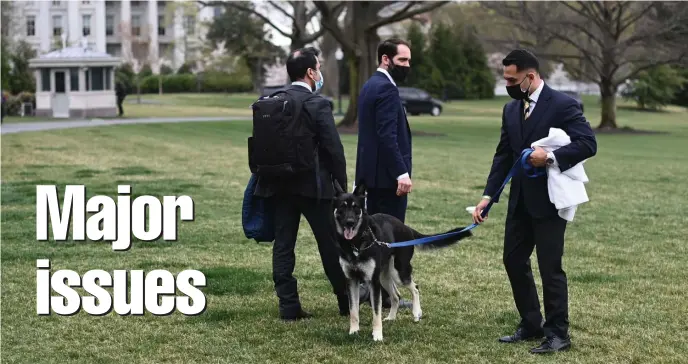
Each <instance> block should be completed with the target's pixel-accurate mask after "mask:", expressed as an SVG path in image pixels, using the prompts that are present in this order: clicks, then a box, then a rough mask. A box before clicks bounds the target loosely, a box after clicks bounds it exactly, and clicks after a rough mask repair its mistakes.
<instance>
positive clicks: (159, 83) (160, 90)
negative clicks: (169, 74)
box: [158, 72, 162, 96]
mask: <svg viewBox="0 0 688 364" xmlns="http://www.w3.org/2000/svg"><path fill="white" fill-rule="evenodd" d="M158 94H159V95H161V96H162V73H160V72H158Z"/></svg>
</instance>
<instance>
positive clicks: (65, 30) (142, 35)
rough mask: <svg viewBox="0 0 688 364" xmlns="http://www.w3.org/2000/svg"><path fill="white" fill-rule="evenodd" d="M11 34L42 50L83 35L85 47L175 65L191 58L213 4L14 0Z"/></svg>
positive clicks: (77, 41) (72, 42) (212, 12)
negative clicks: (86, 45) (63, 36)
mask: <svg viewBox="0 0 688 364" xmlns="http://www.w3.org/2000/svg"><path fill="white" fill-rule="evenodd" d="M12 3H13V12H14V13H15V15H14V16H13V17H12V21H13V24H12V25H11V31H10V34H9V35H10V36H11V37H12V38H13V39H14V40H20V39H21V40H25V41H27V42H28V43H30V44H31V45H33V46H34V48H35V49H36V50H37V51H38V54H39V55H40V54H45V53H48V52H50V51H51V50H55V49H58V48H61V35H62V34H67V42H68V46H77V45H79V44H80V43H81V41H82V39H83V38H86V39H87V41H88V44H89V47H90V48H91V49H93V50H95V51H97V52H105V53H108V54H111V55H113V56H116V57H120V58H122V61H124V62H129V63H132V64H134V63H137V62H138V63H139V64H142V63H148V64H150V65H151V67H152V68H153V70H154V72H155V71H156V70H157V66H158V65H160V64H167V65H170V66H172V67H173V68H175V69H176V68H178V67H179V66H181V65H182V64H183V63H184V62H185V60H187V61H190V60H195V59H197V57H196V55H197V53H196V52H198V51H200V48H201V46H202V45H203V42H204V40H205V32H206V29H207V28H206V26H205V24H207V23H206V22H210V21H212V18H213V17H214V15H215V14H216V11H217V10H216V9H215V8H210V7H208V8H202V7H201V6H200V5H199V4H198V3H197V2H196V1H158V0H144V1H134V0H121V1H109V0H108V1H106V0H90V1H87V0H86V1H81V0H69V1H50V0H41V1H13V2H12Z"/></svg>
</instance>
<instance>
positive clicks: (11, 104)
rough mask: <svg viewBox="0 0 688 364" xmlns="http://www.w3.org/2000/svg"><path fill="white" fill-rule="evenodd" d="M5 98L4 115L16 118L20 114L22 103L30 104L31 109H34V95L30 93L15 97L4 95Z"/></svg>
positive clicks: (22, 93)
mask: <svg viewBox="0 0 688 364" xmlns="http://www.w3.org/2000/svg"><path fill="white" fill-rule="evenodd" d="M4 95H5V97H6V100H7V101H6V103H5V112H6V113H7V114H6V115H10V116H16V115H19V114H20V113H21V107H22V103H25V102H26V103H30V104H31V105H33V109H34V110H35V109H36V95H35V94H33V93H32V92H21V93H19V94H17V95H11V94H9V93H4Z"/></svg>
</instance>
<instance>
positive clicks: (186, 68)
mask: <svg viewBox="0 0 688 364" xmlns="http://www.w3.org/2000/svg"><path fill="white" fill-rule="evenodd" d="M192 70H193V64H192V63H191V62H187V63H184V64H183V65H181V67H179V69H178V70H177V74H178V75H183V74H191V73H193V72H192Z"/></svg>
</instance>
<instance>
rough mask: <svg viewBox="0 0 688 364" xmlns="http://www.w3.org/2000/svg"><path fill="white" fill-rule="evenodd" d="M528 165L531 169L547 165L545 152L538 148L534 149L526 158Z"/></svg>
mask: <svg viewBox="0 0 688 364" xmlns="http://www.w3.org/2000/svg"><path fill="white" fill-rule="evenodd" d="M528 163H530V165H531V166H533V167H544V166H546V165H547V152H545V150H544V149H542V148H540V147H535V151H533V153H531V154H530V156H529V157H528Z"/></svg>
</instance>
